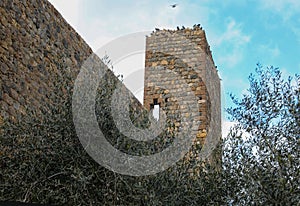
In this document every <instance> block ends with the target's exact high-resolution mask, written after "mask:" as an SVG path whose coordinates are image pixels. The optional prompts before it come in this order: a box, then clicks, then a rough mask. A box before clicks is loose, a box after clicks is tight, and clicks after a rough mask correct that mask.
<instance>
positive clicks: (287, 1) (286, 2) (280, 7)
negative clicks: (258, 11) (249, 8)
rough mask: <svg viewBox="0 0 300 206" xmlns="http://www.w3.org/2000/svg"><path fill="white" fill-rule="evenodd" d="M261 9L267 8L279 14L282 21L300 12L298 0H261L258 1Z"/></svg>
mask: <svg viewBox="0 0 300 206" xmlns="http://www.w3.org/2000/svg"><path fill="white" fill-rule="evenodd" d="M260 3H261V7H262V9H267V10H270V11H272V12H275V13H277V14H278V15H280V16H281V17H282V18H283V20H284V21H287V20H288V19H290V18H291V17H292V16H293V15H295V14H298V13H299V12H300V1H299V0H276V1H274V0H263V1H260Z"/></svg>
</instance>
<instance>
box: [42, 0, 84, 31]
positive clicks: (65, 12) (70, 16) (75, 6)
mask: <svg viewBox="0 0 300 206" xmlns="http://www.w3.org/2000/svg"><path fill="white" fill-rule="evenodd" d="M48 1H49V2H50V3H51V4H52V5H53V6H54V7H55V8H56V9H57V10H58V11H59V12H60V14H61V15H62V16H63V17H64V18H65V19H66V20H67V21H68V23H69V24H71V25H72V27H74V28H75V29H77V28H78V26H79V16H80V15H79V14H80V4H81V2H82V0H72V3H71V2H70V1H61V0H48Z"/></svg>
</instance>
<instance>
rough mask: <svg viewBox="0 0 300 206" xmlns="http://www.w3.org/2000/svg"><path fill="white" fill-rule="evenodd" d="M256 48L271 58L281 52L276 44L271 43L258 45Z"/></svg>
mask: <svg viewBox="0 0 300 206" xmlns="http://www.w3.org/2000/svg"><path fill="white" fill-rule="evenodd" d="M258 50H259V52H261V53H263V54H267V56H268V57H271V58H276V57H278V56H279V55H280V53H281V52H280V49H279V48H278V45H273V44H271V43H269V44H263V45H260V46H259V49H258Z"/></svg>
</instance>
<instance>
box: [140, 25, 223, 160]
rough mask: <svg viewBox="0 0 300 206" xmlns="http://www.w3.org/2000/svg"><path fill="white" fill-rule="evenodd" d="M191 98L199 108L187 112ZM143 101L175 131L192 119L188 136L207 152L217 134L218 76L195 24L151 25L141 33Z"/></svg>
mask: <svg viewBox="0 0 300 206" xmlns="http://www.w3.org/2000/svg"><path fill="white" fill-rule="evenodd" d="M191 95H192V96H193V99H191ZM193 101H196V104H197V106H198V109H197V111H195V110H193V112H191V110H188V108H187V107H188V106H189V105H190V104H191V103H193ZM144 106H145V107H146V108H147V109H148V110H150V109H153V108H160V109H161V110H160V111H164V113H165V114H166V116H167V119H169V120H171V122H172V123H173V125H174V130H175V131H180V130H181V129H182V127H184V122H185V121H186V120H187V118H193V119H192V121H193V122H194V123H195V124H193V128H191V130H190V133H189V135H190V136H191V138H193V139H194V140H195V142H194V143H195V144H196V145H201V147H202V152H203V154H204V156H205V157H209V155H210V153H211V149H214V147H215V145H216V143H217V142H218V141H219V140H220V138H221V109H220V108H221V102H220V78H219V76H218V73H217V70H216V67H215V65H214V61H213V58H212V54H211V51H210V47H209V45H208V42H207V40H206V35H205V31H204V30H202V28H201V27H200V26H194V27H193V29H190V28H187V29H185V28H183V29H177V30H156V31H155V32H152V34H151V35H150V36H148V37H147V38H146V58H145V80H144ZM157 111H159V110H157ZM190 120H191V119H190ZM182 125H183V126H182ZM195 125H196V126H195ZM189 126H190V124H187V125H186V127H189Z"/></svg>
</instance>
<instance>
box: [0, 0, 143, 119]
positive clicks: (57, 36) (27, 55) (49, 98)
mask: <svg viewBox="0 0 300 206" xmlns="http://www.w3.org/2000/svg"><path fill="white" fill-rule="evenodd" d="M0 15H1V20H0V62H1V65H0V75H1V81H0V88H1V90H0V106H1V113H0V116H1V117H0V119H4V121H5V120H12V121H14V122H17V121H18V120H19V119H20V118H22V116H31V115H32V116H35V117H36V116H38V117H42V118H43V117H45V116H46V117H47V115H49V113H51V111H50V108H51V106H53V105H54V102H53V101H57V102H58V104H59V103H61V102H63V101H66V100H67V99H70V98H71V96H70V95H71V94H72V92H71V91H72V88H73V84H74V81H75V79H76V77H77V75H78V73H79V71H80V67H81V65H82V64H83V62H84V61H85V60H86V59H87V58H88V57H89V56H90V55H91V54H92V53H93V51H92V49H91V48H90V47H89V46H88V45H87V44H86V42H85V41H84V40H83V39H82V38H81V37H80V35H79V34H78V33H77V32H76V31H75V30H74V29H73V28H72V27H71V26H70V25H69V24H68V23H67V22H66V21H65V20H64V19H63V17H62V16H61V15H60V14H59V13H58V11H57V10H56V9H55V8H54V7H53V6H52V5H51V4H50V3H49V2H48V1H46V0H38V1H37V0H21V1H11V0H1V1H0ZM98 61H101V60H100V59H98ZM103 67H105V66H104V65H103ZM106 69H107V68H106ZM108 77H109V78H112V79H115V80H117V78H116V77H115V76H114V75H113V73H112V72H110V71H109V75H108ZM102 86H103V87H106V86H107V85H106V83H105V82H104V83H103V85H102ZM133 103H134V104H135V105H139V106H136V107H135V108H139V109H140V108H142V106H141V105H140V104H139V103H138V101H137V100H133Z"/></svg>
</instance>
